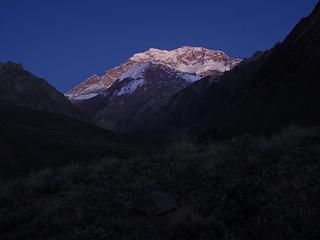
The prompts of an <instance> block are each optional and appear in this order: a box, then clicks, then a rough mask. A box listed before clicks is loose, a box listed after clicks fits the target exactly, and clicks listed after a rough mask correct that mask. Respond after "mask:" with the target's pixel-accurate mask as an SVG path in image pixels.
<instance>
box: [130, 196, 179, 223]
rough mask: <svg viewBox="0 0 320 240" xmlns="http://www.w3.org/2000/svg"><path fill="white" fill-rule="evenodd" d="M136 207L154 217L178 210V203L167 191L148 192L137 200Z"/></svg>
mask: <svg viewBox="0 0 320 240" xmlns="http://www.w3.org/2000/svg"><path fill="white" fill-rule="evenodd" d="M134 209H135V210H137V211H140V212H143V213H144V214H146V215H147V216H148V217H152V218H153V217H159V216H161V215H164V214H167V213H169V212H171V211H174V210H176V209H177V203H176V201H175V200H174V199H173V198H171V197H170V196H168V195H167V194H165V193H161V192H148V193H146V194H144V195H142V196H141V197H139V198H137V199H136V200H135V202H134Z"/></svg>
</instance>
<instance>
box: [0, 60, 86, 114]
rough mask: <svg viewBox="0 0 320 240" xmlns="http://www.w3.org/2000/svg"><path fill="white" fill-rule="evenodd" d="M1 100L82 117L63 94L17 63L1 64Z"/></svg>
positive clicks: (34, 108) (30, 107)
mask: <svg viewBox="0 0 320 240" xmlns="http://www.w3.org/2000/svg"><path fill="white" fill-rule="evenodd" d="M0 100H1V101H6V102H10V103H12V104H14V105H18V106H23V107H27V108H29V109H33V110H41V111H46V112H51V113H55V114H64V115H67V116H70V117H73V118H80V117H81V116H80V113H79V111H78V110H77V109H76V108H75V107H74V106H73V105H72V103H71V102H70V101H69V100H68V99H67V98H66V97H65V96H64V95H63V94H62V93H60V92H58V91H57V90H56V89H55V88H54V87H52V86H51V85H50V84H49V83H47V82H46V81H45V80H44V79H41V78H38V77H35V76H34V75H32V74H31V73H29V72H28V71H26V70H24V69H23V67H22V66H21V65H20V64H16V63H11V62H8V63H0Z"/></svg>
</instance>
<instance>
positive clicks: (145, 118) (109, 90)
mask: <svg viewBox="0 0 320 240" xmlns="http://www.w3.org/2000/svg"><path fill="white" fill-rule="evenodd" d="M240 62H241V60H240V59H233V58H230V57H229V56H227V55H226V54H225V53H224V52H222V51H215V50H209V49H205V48H199V47H188V46H184V47H181V48H178V49H175V50H172V51H166V50H159V49H154V48H151V49H149V50H148V51H146V52H144V53H137V54H135V55H134V56H132V57H131V58H130V59H129V60H128V61H126V62H125V63H123V64H121V65H120V66H118V67H115V68H113V69H111V70H108V71H106V72H105V74H104V75H103V76H101V77H99V76H97V75H93V76H92V77H90V78H89V79H88V80H86V81H84V82H83V83H81V84H79V85H78V86H76V87H74V88H73V89H72V90H70V91H69V92H68V93H67V94H66V96H67V97H68V98H69V99H70V100H71V101H72V102H73V103H74V104H75V106H77V107H78V108H79V109H80V110H81V111H82V112H83V113H84V114H85V115H86V116H87V117H89V118H90V119H91V120H92V122H93V123H95V124H97V125H99V126H101V127H104V128H107V129H109V130H113V131H117V132H146V131H149V129H148V127H147V125H149V123H151V122H153V120H154V116H156V115H157V113H158V112H159V110H160V109H161V108H162V107H164V106H166V105H167V104H168V102H169V100H170V98H171V97H172V96H174V95H175V94H176V93H178V92H179V91H180V90H182V89H184V88H186V87H187V86H189V85H191V84H193V83H194V82H196V81H199V80H200V79H201V78H202V77H205V76H208V75H210V76H215V77H217V76H220V75H222V74H223V73H224V72H225V71H229V70H230V69H232V68H233V67H234V66H236V65H237V64H239V63H240ZM149 132H150V131H149Z"/></svg>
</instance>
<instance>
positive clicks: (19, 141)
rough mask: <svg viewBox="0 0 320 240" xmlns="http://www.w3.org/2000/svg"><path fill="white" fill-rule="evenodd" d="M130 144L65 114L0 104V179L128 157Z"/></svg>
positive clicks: (130, 152)
mask: <svg viewBox="0 0 320 240" xmlns="http://www.w3.org/2000/svg"><path fill="white" fill-rule="evenodd" d="M129 148H130V144H129V142H128V141H127V140H124V138H122V137H119V136H116V135H114V134H113V133H111V132H109V131H106V130H103V129H100V128H98V127H95V126H93V125H91V124H88V123H85V122H81V121H78V120H75V119H72V118H69V117H67V116H64V115H57V114H52V113H48V112H43V111H34V110H30V109H29V108H24V107H19V106H16V105H12V104H11V103H8V102H3V101H0V178H7V177H14V176H21V175H23V174H26V173H28V172H30V171H36V170H39V169H43V168H45V167H53V166H61V165H65V164H67V163H70V162H77V161H86V162H87V161H89V160H94V159H97V158H101V157H102V156H106V155H108V156H112V155H113V156H117V157H121V156H123V157H124V156H128V155H131V154H133V151H131V150H128V149H129Z"/></svg>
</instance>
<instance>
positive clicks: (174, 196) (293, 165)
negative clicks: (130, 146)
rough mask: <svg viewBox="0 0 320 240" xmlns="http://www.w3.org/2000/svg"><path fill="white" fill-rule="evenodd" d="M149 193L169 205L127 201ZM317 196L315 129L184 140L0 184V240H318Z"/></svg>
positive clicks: (318, 136) (319, 159) (319, 139)
mask: <svg viewBox="0 0 320 240" xmlns="http://www.w3.org/2000/svg"><path fill="white" fill-rule="evenodd" d="M152 192H158V193H161V194H163V196H168V198H170V200H171V201H175V202H176V207H174V209H171V210H172V211H170V212H163V214H159V216H158V215H156V214H155V215H154V216H152V211H153V210H152V209H151V210H150V209H149V210H148V211H151V216H150V215H148V214H147V215H146V214H145V213H146V212H148V211H143V210H142V211H141V208H137V207H136V202H137V201H138V199H139V198H141V196H145V195H147V194H149V193H152ZM162 200H163V199H162ZM149 201H150V202H151V201H152V200H150V199H149ZM163 201H164V202H165V201H166V199H164V200H163ZM150 202H149V203H148V201H147V202H144V203H145V204H146V205H148V204H151V203H150ZM319 202H320V128H310V129H301V128H298V127H290V128H288V129H286V130H284V131H283V132H282V133H281V134H279V135H275V136H273V137H271V138H262V137H251V136H243V137H239V138H234V139H231V140H228V141H225V142H216V143H212V144H209V145H206V146H197V145H195V144H193V143H192V141H190V140H188V139H184V140H181V141H180V142H177V143H172V144H168V146H167V147H165V148H164V149H163V151H162V152H160V153H158V154H155V155H152V156H149V157H145V156H144V157H133V158H128V159H119V158H116V157H114V158H111V157H105V158H103V159H102V160H101V161H100V162H96V163H92V164H91V165H89V166H86V165H80V164H71V165H69V166H66V167H63V168H60V169H57V170H53V169H47V170H43V171H41V172H38V173H34V174H31V175H29V176H28V177H26V178H23V179H17V180H14V181H11V182H8V183H5V184H2V186H1V187H0V239H3V240H5V239H33V240H36V239H137V240H138V239H139V240H140V239H148V240H152V239H181V240H182V239H183V240H187V239H190V240H191V239H192V240H196V239H320V229H319V228H318V223H319V222H320V211H319V207H320V204H319ZM173 205H174V204H173ZM138 210H140V211H138Z"/></svg>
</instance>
